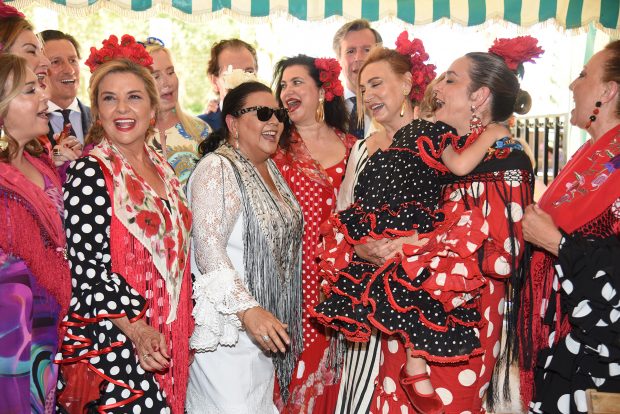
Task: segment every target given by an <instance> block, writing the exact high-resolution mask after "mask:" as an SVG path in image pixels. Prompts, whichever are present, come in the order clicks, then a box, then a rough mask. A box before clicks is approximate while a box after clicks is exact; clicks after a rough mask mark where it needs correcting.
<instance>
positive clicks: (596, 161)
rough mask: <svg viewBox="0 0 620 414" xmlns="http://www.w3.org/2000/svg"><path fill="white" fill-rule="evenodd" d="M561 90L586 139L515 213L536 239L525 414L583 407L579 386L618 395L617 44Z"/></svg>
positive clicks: (527, 304) (526, 323)
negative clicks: (535, 198)
mask: <svg viewBox="0 0 620 414" xmlns="http://www.w3.org/2000/svg"><path fill="white" fill-rule="evenodd" d="M570 90H571V91H572V92H573V100H574V101H575V108H574V109H573V110H572V112H571V119H570V122H571V124H573V125H575V126H577V127H579V128H581V129H583V130H585V131H586V132H588V134H589V135H590V139H589V140H588V141H586V143H585V144H584V145H583V146H582V147H581V148H580V149H579V150H577V152H576V153H575V155H573V157H572V158H571V160H570V161H569V162H568V163H567V164H566V166H564V168H563V169H562V171H561V172H560V174H559V175H558V176H557V177H556V178H555V179H554V180H553V183H551V185H550V186H549V188H548V189H547V190H546V191H545V193H544V194H543V196H542V198H541V199H540V202H539V203H538V205H533V206H530V207H528V208H527V209H526V210H525V215H524V217H523V234H524V236H525V239H526V240H527V241H529V242H531V243H533V244H534V245H535V246H536V248H535V250H534V252H533V254H532V257H531V263H530V268H529V273H530V274H529V277H528V279H527V283H528V284H527V289H525V290H524V292H523V294H524V303H523V305H522V310H523V312H522V315H523V318H522V320H521V322H522V323H521V326H520V328H521V330H520V333H521V335H522V338H521V340H522V341H521V344H522V347H523V349H522V353H521V395H522V397H523V402H524V403H525V404H527V403H528V402H529V407H528V409H529V412H530V413H585V412H587V410H588V408H587V403H586V393H585V391H586V390H587V389H595V390H598V391H604V392H615V393H618V392H620V369H618V368H619V365H618V361H619V360H620V341H619V338H620V336H619V332H620V318H619V315H620V301H619V300H618V299H619V296H618V295H619V293H620V255H619V253H620V172H619V171H620V41H619V40H616V41H614V42H611V43H609V44H608V45H607V46H605V48H604V49H603V50H601V51H600V52H598V53H596V54H594V56H592V58H591V59H590V61H589V62H588V63H586V65H585V66H584V68H583V70H582V71H581V73H580V74H579V77H577V79H575V80H574V81H573V83H571V85H570Z"/></svg>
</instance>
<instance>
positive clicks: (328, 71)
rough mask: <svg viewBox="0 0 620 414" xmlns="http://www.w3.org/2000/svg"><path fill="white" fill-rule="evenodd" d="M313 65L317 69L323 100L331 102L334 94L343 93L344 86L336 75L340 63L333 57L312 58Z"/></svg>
mask: <svg viewBox="0 0 620 414" xmlns="http://www.w3.org/2000/svg"><path fill="white" fill-rule="evenodd" d="M314 67H315V68H317V69H318V70H319V80H320V81H321V87H322V88H323V91H324V92H325V100H326V101H327V102H331V101H332V100H333V99H334V98H335V97H336V96H343V95H344V88H343V87H342V83H340V80H339V79H338V77H339V76H340V70H341V69H340V64H339V63H338V61H337V60H336V59H334V58H317V59H314Z"/></svg>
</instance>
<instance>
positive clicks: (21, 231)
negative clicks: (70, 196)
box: [0, 153, 71, 321]
mask: <svg viewBox="0 0 620 414" xmlns="http://www.w3.org/2000/svg"><path fill="white" fill-rule="evenodd" d="M24 157H25V158H26V159H27V160H28V161H29V162H30V163H31V164H32V165H33V166H34V167H35V168H36V169H37V170H38V171H39V172H40V173H41V174H43V175H44V176H46V177H47V178H48V179H49V180H50V181H51V182H52V184H53V185H54V186H56V187H57V188H59V189H60V186H61V184H60V179H59V178H58V175H57V174H56V171H55V169H54V168H53V167H52V166H51V165H49V164H48V163H46V162H45V161H44V160H43V159H39V158H36V157H33V156H31V155H29V154H28V153H24ZM0 227H1V228H2V230H0V248H1V249H2V250H4V251H5V252H6V253H8V254H10V255H13V256H15V257H19V258H21V259H23V260H24V261H25V262H26V264H27V265H28V268H29V269H30V271H32V273H33V274H34V276H35V277H36V278H37V281H38V282H39V283H40V284H41V286H43V287H44V288H45V289H46V290H47V291H48V292H49V293H50V294H51V295H52V296H53V297H54V298H55V299H56V301H58V303H59V305H60V307H61V315H60V317H59V319H58V320H59V321H60V320H62V318H63V316H64V315H65V313H66V312H67V309H68V307H69V301H70V300H71V274H70V272H69V266H68V263H67V260H66V259H65V256H64V251H65V233H64V228H63V224H62V219H61V217H60V216H59V215H58V210H57V209H56V206H55V205H54V203H53V202H52V201H51V200H50V199H49V197H48V196H47V194H45V191H43V190H42V189H41V188H39V187H38V186H37V185H35V184H34V183H32V182H31V181H30V180H28V179H27V178H26V177H25V176H24V175H23V174H22V173H21V172H20V171H19V170H18V169H17V168H15V167H13V166H12V165H11V164H9V163H6V162H0Z"/></svg>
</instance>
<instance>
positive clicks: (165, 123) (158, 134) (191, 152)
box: [144, 37, 211, 186]
mask: <svg viewBox="0 0 620 414" xmlns="http://www.w3.org/2000/svg"><path fill="white" fill-rule="evenodd" d="M144 47H145V48H146V50H147V52H149V54H150V55H151V57H152V58H153V77H154V78H155V82H156V83H157V90H158V92H159V111H158V113H157V123H156V124H155V125H154V126H155V133H154V134H153V135H151V136H150V137H149V139H148V144H149V146H151V147H152V148H154V149H155V150H156V151H158V152H159V153H160V154H161V155H162V156H163V157H164V158H165V159H167V160H168V162H169V163H170V165H171V166H172V168H173V169H174V172H175V173H176V174H177V177H179V181H181V184H182V185H183V186H185V183H186V182H187V179H188V178H189V175H190V174H191V172H192V170H193V169H194V166H195V165H196V162H197V161H198V158H199V157H198V145H199V144H200V143H201V142H202V141H203V140H204V139H205V138H206V137H207V135H209V133H210V132H211V129H210V128H209V126H208V125H207V124H206V123H205V122H204V121H202V120H200V119H198V118H196V117H193V116H191V115H188V114H187V113H186V112H185V111H183V109H182V108H181V104H180V103H179V78H178V77H177V74H176V72H175V70H174V63H173V62H172V55H171V54H170V51H169V50H168V49H167V48H166V47H164V43H163V42H162V41H161V40H159V39H157V38H154V37H149V38H148V39H147V40H146V42H144Z"/></svg>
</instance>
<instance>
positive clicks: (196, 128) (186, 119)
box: [144, 43, 208, 141]
mask: <svg viewBox="0 0 620 414" xmlns="http://www.w3.org/2000/svg"><path fill="white" fill-rule="evenodd" d="M144 47H145V48H146V51H147V52H149V54H150V55H151V56H153V53H155V52H159V51H162V52H165V53H166V54H167V55H168V57H169V58H170V61H172V55H171V54H170V51H169V50H168V49H167V48H165V47H164V46H162V45H160V44H158V43H146V44H145V46H144ZM174 110H175V111H176V114H177V117H178V118H179V122H181V125H183V129H184V130H185V132H187V133H188V134H189V135H190V136H191V137H192V138H194V139H195V140H196V141H201V138H200V136H201V135H202V131H203V130H204V126H203V125H201V124H202V122H201V121H200V120H199V119H198V118H196V117H195V116H192V115H189V114H188V113H187V112H185V111H184V110H183V108H182V107H181V104H180V103H179V100H178V98H177V101H176V102H175V104H174ZM205 125H206V124H205ZM207 128H208V126H207Z"/></svg>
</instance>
